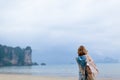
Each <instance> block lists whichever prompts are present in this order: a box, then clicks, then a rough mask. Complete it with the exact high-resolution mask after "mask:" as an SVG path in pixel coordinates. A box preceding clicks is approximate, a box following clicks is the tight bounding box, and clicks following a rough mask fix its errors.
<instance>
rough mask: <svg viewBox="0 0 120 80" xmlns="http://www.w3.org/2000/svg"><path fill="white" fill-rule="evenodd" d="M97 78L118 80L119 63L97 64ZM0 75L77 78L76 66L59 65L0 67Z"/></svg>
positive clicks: (119, 72)
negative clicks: (115, 79)
mask: <svg viewBox="0 0 120 80" xmlns="http://www.w3.org/2000/svg"><path fill="white" fill-rule="evenodd" d="M96 65H97V67H98V69H99V75H98V77H106V78H120V69H119V68H120V63H97V64H96ZM0 74H29V75H36V76H62V77H67V76H72V77H78V65H77V64H61V65H60V64H59V65H45V66H41V65H39V66H9V67H0Z"/></svg>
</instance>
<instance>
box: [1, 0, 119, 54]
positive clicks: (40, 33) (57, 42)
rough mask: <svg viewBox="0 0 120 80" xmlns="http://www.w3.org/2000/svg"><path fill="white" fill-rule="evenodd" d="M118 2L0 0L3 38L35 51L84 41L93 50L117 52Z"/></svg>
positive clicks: (5, 42) (4, 42) (109, 0)
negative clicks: (29, 46) (31, 47)
mask: <svg viewBox="0 0 120 80" xmlns="http://www.w3.org/2000/svg"><path fill="white" fill-rule="evenodd" d="M119 4H120V1H118V0H106V1H104V0H100V1H96V0H90V1H87V0H75V1H73V0H69V1H68V0H12V1H9V0H6V1H2V0H0V12H1V13H0V41H1V43H2V44H6V45H7V44H8V45H11V46H12V45H14V46H17V45H20V46H26V45H31V46H33V48H34V49H35V50H39V49H40V50H42V49H43V50H44V49H45V48H46V46H47V47H48V48H50V49H52V48H53V47H57V48H58V49H59V46H60V47H61V46H63V47H64V46H65V47H64V49H66V48H70V49H72V48H74V49H76V48H77V47H78V46H79V45H80V44H84V45H85V46H86V47H87V48H88V49H90V51H91V52H93V53H96V52H97V53H98V54H100V55H102V54H104V53H106V55H108V54H109V53H110V52H111V53H110V54H111V55H112V54H113V52H114V51H115V52H116V53H115V54H118V53H117V51H118V50H119V47H120V43H119V41H120V31H119V30H120V27H119V26H120V23H119V20H120V16H119V14H120V10H119V7H120V5H119ZM67 45H68V46H69V47H68V46H67ZM113 47H115V48H113ZM41 48H42V49H41ZM94 50H95V51H94ZM43 52H44V51H43ZM45 52H46V51H45ZM56 52H57V51H56ZM71 52H73V51H71Z"/></svg>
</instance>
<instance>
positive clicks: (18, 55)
mask: <svg viewBox="0 0 120 80" xmlns="http://www.w3.org/2000/svg"><path fill="white" fill-rule="evenodd" d="M12 65H15V66H22V65H33V63H32V49H31V47H29V46H27V47H26V48H25V49H21V48H20V47H15V48H13V47H8V46H4V45H0V66H12Z"/></svg>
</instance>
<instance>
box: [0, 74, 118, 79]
mask: <svg viewBox="0 0 120 80" xmlns="http://www.w3.org/2000/svg"><path fill="white" fill-rule="evenodd" d="M0 80H78V77H68V76H66V77H60V76H40V75H32V74H31V75H30V74H4V73H3V74H2V73H0ZM96 80H120V78H118V79H114V78H97V79H96Z"/></svg>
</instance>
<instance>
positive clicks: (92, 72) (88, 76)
mask: <svg viewBox="0 0 120 80" xmlns="http://www.w3.org/2000/svg"><path fill="white" fill-rule="evenodd" d="M85 57H86V61H84V60H82V61H84V62H86V65H84V68H83V65H82V64H80V62H81V61H79V56H78V57H77V58H76V61H77V63H78V67H79V80H95V78H96V76H97V74H98V69H97V67H96V65H95V63H94V61H93V59H92V58H91V57H90V56H89V55H85Z"/></svg>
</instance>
